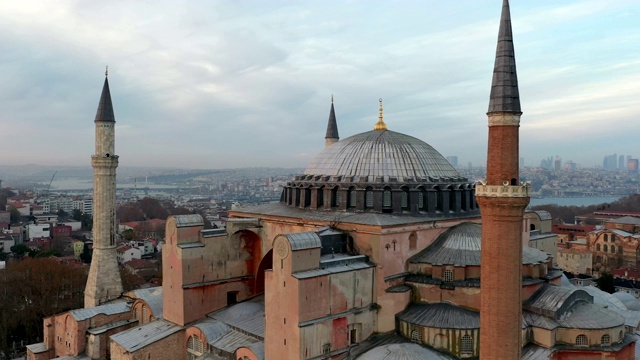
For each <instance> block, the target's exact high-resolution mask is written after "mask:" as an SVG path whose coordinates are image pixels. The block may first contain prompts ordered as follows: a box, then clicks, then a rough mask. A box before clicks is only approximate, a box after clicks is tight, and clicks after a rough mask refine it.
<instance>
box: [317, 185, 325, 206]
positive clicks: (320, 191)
mask: <svg viewBox="0 0 640 360" xmlns="http://www.w3.org/2000/svg"><path fill="white" fill-rule="evenodd" d="M316 199H317V200H316V204H318V209H320V208H322V207H323V206H324V186H322V187H320V189H318V195H317V196H316Z"/></svg>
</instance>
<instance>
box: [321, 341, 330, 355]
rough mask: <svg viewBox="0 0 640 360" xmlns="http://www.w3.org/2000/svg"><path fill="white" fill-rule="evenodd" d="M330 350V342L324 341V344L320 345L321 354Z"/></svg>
mask: <svg viewBox="0 0 640 360" xmlns="http://www.w3.org/2000/svg"><path fill="white" fill-rule="evenodd" d="M330 352H331V344H330V343H326V344H324V345H322V353H323V354H328V353H330Z"/></svg>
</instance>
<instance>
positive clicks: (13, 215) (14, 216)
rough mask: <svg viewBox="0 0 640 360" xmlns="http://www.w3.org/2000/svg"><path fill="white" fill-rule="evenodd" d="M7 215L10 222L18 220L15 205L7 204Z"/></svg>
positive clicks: (18, 213) (18, 216) (18, 214)
mask: <svg viewBox="0 0 640 360" xmlns="http://www.w3.org/2000/svg"><path fill="white" fill-rule="evenodd" d="M9 216H10V219H11V222H12V223H16V222H18V221H20V216H21V215H20V211H18V209H16V207H15V206H11V205H9Z"/></svg>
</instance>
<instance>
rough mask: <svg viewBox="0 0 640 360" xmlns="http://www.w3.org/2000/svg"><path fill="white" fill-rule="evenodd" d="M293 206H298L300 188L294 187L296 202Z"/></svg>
mask: <svg viewBox="0 0 640 360" xmlns="http://www.w3.org/2000/svg"><path fill="white" fill-rule="evenodd" d="M293 205H294V206H300V188H296V203H295V204H293Z"/></svg>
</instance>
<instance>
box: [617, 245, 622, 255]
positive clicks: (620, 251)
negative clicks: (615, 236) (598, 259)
mask: <svg viewBox="0 0 640 360" xmlns="http://www.w3.org/2000/svg"><path fill="white" fill-rule="evenodd" d="M618 254H622V246H618Z"/></svg>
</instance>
